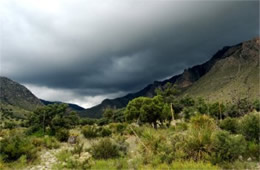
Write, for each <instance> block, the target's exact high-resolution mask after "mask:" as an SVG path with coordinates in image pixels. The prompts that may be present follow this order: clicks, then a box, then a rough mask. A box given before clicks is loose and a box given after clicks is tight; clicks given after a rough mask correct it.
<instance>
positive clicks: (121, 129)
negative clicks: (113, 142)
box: [109, 123, 127, 134]
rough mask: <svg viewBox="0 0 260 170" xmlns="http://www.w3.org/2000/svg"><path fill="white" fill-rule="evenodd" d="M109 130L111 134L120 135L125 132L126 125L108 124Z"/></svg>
mask: <svg viewBox="0 0 260 170" xmlns="http://www.w3.org/2000/svg"><path fill="white" fill-rule="evenodd" d="M109 128H110V129H111V130H112V131H113V133H120V134H122V133H123V132H124V131H125V130H126V128H127V124H126V123H110V124H109Z"/></svg>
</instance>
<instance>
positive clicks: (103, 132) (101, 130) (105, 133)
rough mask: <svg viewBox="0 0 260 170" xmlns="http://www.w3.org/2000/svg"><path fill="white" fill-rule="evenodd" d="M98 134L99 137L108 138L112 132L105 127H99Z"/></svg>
mask: <svg viewBox="0 0 260 170" xmlns="http://www.w3.org/2000/svg"><path fill="white" fill-rule="evenodd" d="M98 134H99V136H100V137H106V136H110V135H111V134H112V131H111V130H109V129H108V128H106V127H100V128H99V133H98Z"/></svg>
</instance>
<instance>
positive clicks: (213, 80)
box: [80, 38, 260, 118]
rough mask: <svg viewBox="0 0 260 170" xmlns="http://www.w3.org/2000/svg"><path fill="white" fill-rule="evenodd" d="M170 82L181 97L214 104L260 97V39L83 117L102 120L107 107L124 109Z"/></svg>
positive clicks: (222, 52) (110, 101)
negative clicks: (200, 98)
mask: <svg viewBox="0 0 260 170" xmlns="http://www.w3.org/2000/svg"><path fill="white" fill-rule="evenodd" d="M167 82H170V83H174V84H176V85H177V86H178V87H179V88H180V89H182V94H181V96H184V95H190V96H194V97H199V96H201V97H204V98H206V99H208V100H210V101H219V100H221V101H223V100H225V101H230V100H231V99H232V97H233V96H234V95H237V96H245V95H247V96H249V97H250V98H252V99H253V98H259V97H260V95H259V38H255V39H252V40H249V41H246V42H243V43H240V44H237V45H234V46H226V47H224V48H223V49H221V50H219V51H218V52H217V53H216V54H215V55H213V57H212V58H211V59H210V60H209V61H207V62H205V63H203V64H201V65H196V66H194V67H192V68H188V69H185V70H184V72H183V73H182V74H180V75H176V76H173V77H171V78H170V79H167V80H164V81H155V82H154V83H153V84H149V85H148V86H146V87H145V88H144V89H142V90H140V91H138V92H136V93H130V94H127V95H126V96H123V97H119V98H116V99H105V100H104V101H103V102H102V103H101V104H99V105H97V106H94V107H92V108H89V109H86V110H84V111H81V112H80V114H81V116H86V117H93V118H99V117H101V116H102V111H103V110H104V109H105V108H107V107H111V108H122V107H125V106H126V105H127V104H128V102H129V101H130V100H132V99H134V98H136V97H140V96H148V97H152V96H153V95H154V94H155V89H156V88H158V87H161V86H164V85H165V84H166V83H167Z"/></svg>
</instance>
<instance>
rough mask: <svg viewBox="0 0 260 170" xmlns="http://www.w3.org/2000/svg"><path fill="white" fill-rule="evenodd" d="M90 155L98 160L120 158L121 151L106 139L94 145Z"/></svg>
mask: <svg viewBox="0 0 260 170" xmlns="http://www.w3.org/2000/svg"><path fill="white" fill-rule="evenodd" d="M90 153H91V154H92V156H93V157H94V158H96V159H109V158H116V157H119V156H120V149H119V147H118V145H116V144H114V143H113V142H112V141H111V140H110V139H108V138H105V139H101V140H100V141H99V142H98V143H96V144H93V145H92V147H91V148H90Z"/></svg>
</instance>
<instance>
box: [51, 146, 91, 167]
mask: <svg viewBox="0 0 260 170" xmlns="http://www.w3.org/2000/svg"><path fill="white" fill-rule="evenodd" d="M56 157H57V159H58V163H57V164H56V165H54V167H53V169H90V167H91V165H92V162H91V159H90V157H89V156H88V155H84V154H82V155H81V156H78V155H73V153H72V152H70V151H69V150H62V151H61V152H59V153H58V154H57V155H56Z"/></svg>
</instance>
